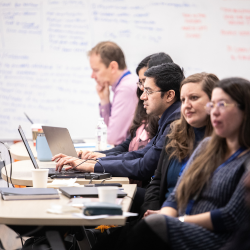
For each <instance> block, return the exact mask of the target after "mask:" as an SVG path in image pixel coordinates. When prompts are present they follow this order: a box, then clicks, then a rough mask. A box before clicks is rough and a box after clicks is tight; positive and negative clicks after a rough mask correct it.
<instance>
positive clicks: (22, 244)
mask: <svg viewBox="0 0 250 250" xmlns="http://www.w3.org/2000/svg"><path fill="white" fill-rule="evenodd" d="M20 240H21V244H22V248H23V238H22V237H21V236H20Z"/></svg>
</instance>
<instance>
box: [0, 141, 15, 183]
mask: <svg viewBox="0 0 250 250" xmlns="http://www.w3.org/2000/svg"><path fill="white" fill-rule="evenodd" d="M0 143H2V144H3V145H4V146H5V147H6V149H7V150H8V153H9V156H10V183H11V185H12V186H13V188H15V186H14V185H13V183H12V179H11V176H12V157H11V153H10V147H9V146H8V145H7V144H6V143H4V142H2V141H0ZM3 164H4V168H5V173H6V178H7V185H8V188H9V178H8V174H7V168H6V165H5V161H3Z"/></svg>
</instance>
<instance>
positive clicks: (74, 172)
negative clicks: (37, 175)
mask: <svg viewBox="0 0 250 250" xmlns="http://www.w3.org/2000/svg"><path fill="white" fill-rule="evenodd" d="M18 132H19V134H20V136H21V138H22V141H23V143H24V145H25V147H26V149H27V151H28V154H29V157H30V159H31V162H32V163H33V166H34V168H35V169H39V166H38V164H37V161H36V159H35V157H34V155H33V153H32V151H31V148H30V145H29V143H28V141H27V139H26V136H25V134H24V132H23V130H22V127H21V126H19V127H18ZM55 167H56V165H55V163H54V162H51V164H48V169H49V177H50V176H52V175H60V174H61V175H63V174H65V172H66V173H67V174H70V175H72V178H74V177H77V173H78V175H81V176H82V175H84V174H85V173H83V172H81V171H77V170H69V171H61V172H59V171H56V169H55ZM43 169H44V168H43Z"/></svg>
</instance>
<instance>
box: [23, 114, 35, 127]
mask: <svg viewBox="0 0 250 250" xmlns="http://www.w3.org/2000/svg"><path fill="white" fill-rule="evenodd" d="M23 113H24V115H25V116H26V118H27V119H28V120H29V121H30V122H31V124H34V123H33V122H32V121H31V119H30V118H29V117H28V116H27V114H26V113H25V112H23Z"/></svg>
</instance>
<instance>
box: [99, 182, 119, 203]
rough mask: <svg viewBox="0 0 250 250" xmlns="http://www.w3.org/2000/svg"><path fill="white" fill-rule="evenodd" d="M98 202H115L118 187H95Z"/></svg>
mask: <svg viewBox="0 0 250 250" xmlns="http://www.w3.org/2000/svg"><path fill="white" fill-rule="evenodd" d="M97 189H98V196H99V201H100V202H107V203H116V198H117V192H118V187H112V186H107V187H97Z"/></svg>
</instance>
